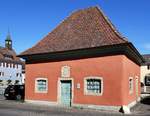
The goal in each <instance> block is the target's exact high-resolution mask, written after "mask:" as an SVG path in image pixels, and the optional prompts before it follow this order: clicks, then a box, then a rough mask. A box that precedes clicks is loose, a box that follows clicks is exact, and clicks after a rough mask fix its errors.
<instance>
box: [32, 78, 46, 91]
mask: <svg viewBox="0 0 150 116" xmlns="http://www.w3.org/2000/svg"><path fill="white" fill-rule="evenodd" d="M38 80H44V81H46V90H45V91H39V90H38V87H37V84H38V83H37V82H38ZM47 92H48V79H47V78H36V79H35V93H47Z"/></svg>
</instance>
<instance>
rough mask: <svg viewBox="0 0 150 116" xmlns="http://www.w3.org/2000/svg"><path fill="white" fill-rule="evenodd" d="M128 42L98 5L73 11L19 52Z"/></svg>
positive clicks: (83, 47)
mask: <svg viewBox="0 0 150 116" xmlns="http://www.w3.org/2000/svg"><path fill="white" fill-rule="evenodd" d="M121 43H128V41H127V40H126V39H125V38H124V37H122V36H121V35H120V33H119V32H118V31H117V30H116V28H115V27H114V26H113V25H112V23H111V22H110V21H109V20H108V19H107V17H106V16H105V15H104V14H103V12H102V11H101V10H100V9H99V8H98V7H90V8H87V9H84V10H79V11H76V12H74V13H73V14H72V15H71V16H69V17H68V18H67V19H65V20H64V21H63V22H62V23H61V24H60V25H59V26H58V27H56V28H55V29H54V30H53V31H52V32H50V33H49V34H48V35H47V36H46V37H44V38H43V39H42V40H41V41H40V42H38V43H37V44H36V45H35V46H33V47H32V48H30V49H28V50H26V51H24V52H22V53H21V54H20V55H19V56H26V55H33V54H43V53H53V52H62V51H69V50H78V49H86V48H94V47H100V46H107V45H114V44H121Z"/></svg>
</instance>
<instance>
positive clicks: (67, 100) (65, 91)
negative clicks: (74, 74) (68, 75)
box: [61, 81, 72, 106]
mask: <svg viewBox="0 0 150 116" xmlns="http://www.w3.org/2000/svg"><path fill="white" fill-rule="evenodd" d="M71 93H72V92H71V81H61V104H62V105H66V106H71V96H72V95H71Z"/></svg>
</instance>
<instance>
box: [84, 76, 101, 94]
mask: <svg viewBox="0 0 150 116" xmlns="http://www.w3.org/2000/svg"><path fill="white" fill-rule="evenodd" d="M85 84H86V85H85V92H86V95H101V94H102V86H103V85H102V84H103V83H102V79H101V78H99V77H89V78H86V80H85Z"/></svg>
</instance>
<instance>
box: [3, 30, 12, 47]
mask: <svg viewBox="0 0 150 116" xmlns="http://www.w3.org/2000/svg"><path fill="white" fill-rule="evenodd" d="M5 47H6V48H8V49H10V50H11V49H12V40H11V36H10V32H9V31H8V35H7V37H6V39H5Z"/></svg>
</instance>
